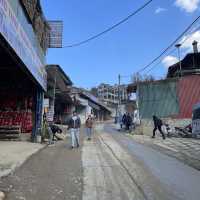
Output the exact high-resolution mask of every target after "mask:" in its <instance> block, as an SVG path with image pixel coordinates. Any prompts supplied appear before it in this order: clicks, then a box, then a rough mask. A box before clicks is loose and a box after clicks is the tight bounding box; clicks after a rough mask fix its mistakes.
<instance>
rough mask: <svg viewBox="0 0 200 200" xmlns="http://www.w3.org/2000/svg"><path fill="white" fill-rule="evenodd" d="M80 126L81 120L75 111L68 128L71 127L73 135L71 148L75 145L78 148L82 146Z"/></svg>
mask: <svg viewBox="0 0 200 200" xmlns="http://www.w3.org/2000/svg"><path fill="white" fill-rule="evenodd" d="M80 127H81V120H80V117H79V116H78V115H77V113H76V112H73V115H72V117H71V119H70V120H69V124H68V129H70V135H71V148H72V149H73V148H74V147H75V146H76V147H77V148H78V147H79V146H80V139H79V137H80Z"/></svg>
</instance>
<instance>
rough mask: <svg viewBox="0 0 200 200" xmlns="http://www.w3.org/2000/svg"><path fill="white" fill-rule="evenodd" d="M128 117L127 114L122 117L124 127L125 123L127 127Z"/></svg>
mask: <svg viewBox="0 0 200 200" xmlns="http://www.w3.org/2000/svg"><path fill="white" fill-rule="evenodd" d="M126 118H127V115H126V114H124V115H123V117H122V128H123V125H124V126H125V128H126Z"/></svg>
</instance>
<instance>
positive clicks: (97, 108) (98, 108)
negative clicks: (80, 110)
mask: <svg viewBox="0 0 200 200" xmlns="http://www.w3.org/2000/svg"><path fill="white" fill-rule="evenodd" d="M88 104H89V106H91V107H92V108H94V109H95V110H100V106H98V105H96V104H94V103H92V102H91V101H88Z"/></svg>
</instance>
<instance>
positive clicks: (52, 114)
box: [45, 65, 73, 124]
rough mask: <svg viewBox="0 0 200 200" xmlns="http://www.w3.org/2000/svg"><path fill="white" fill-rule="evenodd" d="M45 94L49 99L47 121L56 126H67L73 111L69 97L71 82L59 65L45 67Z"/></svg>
mask: <svg viewBox="0 0 200 200" xmlns="http://www.w3.org/2000/svg"><path fill="white" fill-rule="evenodd" d="M46 71H47V93H46V94H45V98H48V99H49V108H48V112H47V120H48V121H49V122H54V123H57V124H67V121H68V119H69V116H71V113H72V109H73V100H72V98H71V97H70V92H71V91H70V90H71V85H72V81H71V80H70V78H69V77H68V76H67V75H66V74H65V72H64V71H63V70H62V68H61V67H60V66H59V65H48V66H46Z"/></svg>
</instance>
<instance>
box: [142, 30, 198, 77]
mask: <svg viewBox="0 0 200 200" xmlns="http://www.w3.org/2000/svg"><path fill="white" fill-rule="evenodd" d="M199 29H200V26H198V27H197V28H195V29H194V30H193V31H192V33H189V34H190V35H187V36H186V38H185V39H184V40H183V41H182V42H181V45H183V44H184V43H185V42H186V41H187V40H189V39H190V38H191V37H192V34H194V33H195V32H196V31H198V30H199ZM175 51H176V48H174V49H172V51H170V52H169V53H168V54H167V55H166V56H169V55H170V54H172V53H174V52H175ZM161 62H162V58H161V59H160V61H159V62H158V63H156V64H155V65H153V66H152V67H151V68H150V69H149V70H148V71H147V72H146V73H147V74H148V73H149V72H151V71H152V70H153V69H154V68H155V67H157V66H158V65H159V64H160V63H161Z"/></svg>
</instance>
